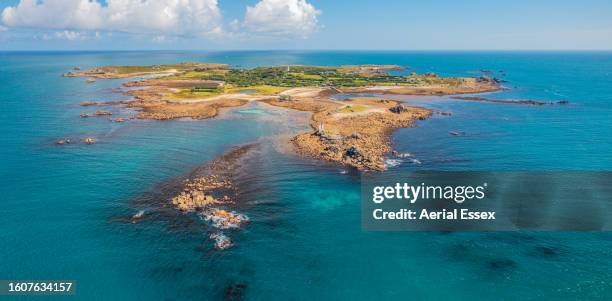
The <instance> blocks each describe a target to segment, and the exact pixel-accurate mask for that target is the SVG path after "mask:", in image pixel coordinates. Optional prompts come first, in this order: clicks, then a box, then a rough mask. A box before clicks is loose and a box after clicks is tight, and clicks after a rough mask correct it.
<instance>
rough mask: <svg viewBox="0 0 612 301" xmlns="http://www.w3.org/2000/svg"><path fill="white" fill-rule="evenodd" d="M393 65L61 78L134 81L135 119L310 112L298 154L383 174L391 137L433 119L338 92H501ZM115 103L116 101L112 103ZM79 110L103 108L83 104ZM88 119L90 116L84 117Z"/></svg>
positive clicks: (156, 70) (208, 68)
mask: <svg viewBox="0 0 612 301" xmlns="http://www.w3.org/2000/svg"><path fill="white" fill-rule="evenodd" d="M404 70H406V68H404V67H401V66H396V65H357V66H302V65H290V66H272V67H257V68H252V69H244V68H235V67H231V66H229V65H225V64H217V63H180V64H168V65H153V66H106V67H98V68H93V69H88V70H78V72H68V73H66V74H64V76H69V77H87V78H88V79H125V78H137V79H135V80H132V81H128V82H125V83H123V86H124V87H128V88H129V89H125V90H122V93H125V94H127V95H130V96H132V97H133V100H131V101H127V102H121V104H123V105H127V106H128V107H132V108H138V109H139V113H138V115H137V118H142V119H156V120H167V119H175V118H186V117H188V118H195V119H204V118H213V117H215V116H217V115H218V114H219V113H220V111H221V110H222V109H224V108H232V107H239V106H243V105H245V104H247V103H249V102H252V101H258V102H262V103H265V104H268V105H272V106H277V107H283V108H287V109H292V110H300V111H307V112H310V113H311V114H312V119H311V124H310V126H311V129H312V130H311V131H310V132H306V133H302V134H299V135H297V136H296V137H294V138H293V139H292V142H293V144H294V146H295V148H296V151H297V153H299V154H302V155H304V156H307V157H312V158H317V159H323V160H327V161H333V162H337V163H340V164H343V165H348V166H352V167H355V168H358V169H361V170H377V171H381V170H384V169H385V164H384V156H385V154H387V153H389V152H391V151H392V149H391V144H390V134H391V133H392V131H393V130H395V129H397V128H403V127H410V126H412V125H413V124H414V123H415V121H417V120H423V119H425V118H427V117H429V116H430V115H431V114H432V111H431V110H429V109H425V108H418V107H413V106H407V105H404V104H402V103H400V102H399V101H396V100H390V99H385V98H379V97H353V98H348V99H344V100H339V99H335V98H334V97H333V96H334V95H335V94H339V93H344V94H347V93H348V94H350V93H355V94H359V93H368V94H383V95H384V94H399V95H454V94H468V93H469V94H472V93H481V92H491V91H497V90H499V89H502V87H501V86H500V85H499V81H498V80H496V79H495V78H491V77H488V76H479V77H441V76H438V75H436V74H433V73H425V74H417V73H415V72H411V73H408V72H402V73H403V74H402V75H400V74H393V73H398V72H397V71H404ZM113 104H116V103H113ZM83 105H86V106H92V105H104V103H101V104H99V103H93V102H84V103H83ZM84 116H87V115H84Z"/></svg>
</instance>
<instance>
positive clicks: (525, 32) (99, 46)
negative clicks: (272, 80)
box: [0, 0, 612, 50]
mask: <svg viewBox="0 0 612 301" xmlns="http://www.w3.org/2000/svg"><path fill="white" fill-rule="evenodd" d="M143 49H156V50H164V49H169V50H170V49H171V50H179V49H185V50H251V49H253V50H258V49H302V50H309V49H338V50H340V49H347V50H350V49H354V50H612V1H609V0H584V1H567V0H557V1H550V0H537V1H533V0H531V1H524V0H515V1H503V2H502V1H490V0H488V1H476V0H430V1H416V0H376V1H365V0H350V1H349V0H0V50H143Z"/></svg>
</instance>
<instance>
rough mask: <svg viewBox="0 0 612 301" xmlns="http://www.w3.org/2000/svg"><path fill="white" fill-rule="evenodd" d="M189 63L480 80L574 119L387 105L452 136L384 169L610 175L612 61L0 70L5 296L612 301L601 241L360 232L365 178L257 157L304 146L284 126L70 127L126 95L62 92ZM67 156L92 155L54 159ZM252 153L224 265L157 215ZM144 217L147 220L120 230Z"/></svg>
mask: <svg viewBox="0 0 612 301" xmlns="http://www.w3.org/2000/svg"><path fill="white" fill-rule="evenodd" d="M183 61H201V62H219V63H228V64H232V65H235V66H239V67H243V68H250V67H255V66H259V65H281V64H308V65H344V64H398V65H403V66H408V67H410V68H411V70H409V71H417V72H435V73H437V74H440V75H474V76H477V75H479V74H480V71H479V70H489V71H491V72H493V74H495V76H498V77H502V78H503V79H505V80H507V81H508V82H507V83H504V85H506V86H507V87H509V88H511V89H509V90H507V91H501V92H496V93H492V94H490V95H487V97H490V98H498V99H533V100H544V101H558V100H567V101H569V104H568V105H550V106H549V105H547V106H525V105H504V104H495V103H476V102H466V101H460V100H453V99H450V98H447V97H425V98H418V97H398V98H400V99H403V100H405V101H406V102H408V103H411V104H416V105H422V106H427V107H431V108H435V109H438V110H442V111H447V112H451V113H452V116H435V117H433V118H431V119H428V120H425V121H421V122H419V124H418V127H415V128H409V129H402V130H398V131H397V132H396V133H395V134H394V136H393V142H394V145H395V148H396V149H397V150H398V151H400V152H410V153H412V154H414V156H415V158H417V159H418V160H419V161H420V162H421V164H415V163H414V162H408V161H406V162H400V163H401V164H400V165H398V166H396V167H392V168H398V169H407V170H419V169H427V170H467V171H470V170H488V171H525V170H533V171H549V170H556V171H565V170H597V171H601V170H606V171H609V170H612V118H611V116H612V114H611V113H612V53H611V52H358V51H355V52H353V51H338V52H300V51H250V52H247V51H244V52H0V133H1V134H0V176H1V179H2V181H1V182H0V200H1V202H0V206H1V210H0V230H1V231H0V279H72V280H76V281H77V291H76V295H75V296H73V297H61V299H76V300H223V299H227V298H230V299H231V298H237V297H241V298H242V299H244V300H312V299H316V300H338V299H347V300H372V299H404V300H405V299H409V300H563V299H571V300H611V299H612V256H610V255H611V253H610V252H611V251H610V250H612V235H611V234H610V233H606V232H475V233H433V232H389V233H386V232H363V231H362V230H361V221H360V198H359V187H360V183H359V173H358V172H357V171H354V170H347V171H346V172H344V168H342V167H338V166H335V165H333V164H328V163H323V162H316V161H311V160H302V159H297V158H296V157H294V156H291V155H287V154H285V153H283V152H278V151H276V148H275V147H274V145H273V143H271V142H270V140H269V139H267V137H271V136H275V135H282V134H287V133H295V132H297V131H300V130H303V129H304V125H303V124H300V123H291V122H287V116H288V115H290V114H287V113H286V112H279V111H274V110H269V109H268V108H265V107H259V106H255V107H252V108H239V109H236V110H234V111H232V112H231V113H229V114H228V115H227V116H226V117H224V118H219V119H213V120H199V121H194V120H174V121H163V122H158V121H142V120H135V121H129V122H125V123H113V122H109V120H108V119H106V118H103V117H101V118H80V117H79V114H80V113H83V112H86V111H91V109H90V108H84V107H81V106H79V103H80V102H82V101H85V100H95V101H109V100H124V99H127V97H126V96H124V95H122V94H120V93H117V92H116V91H113V88H114V87H119V86H120V83H121V80H108V81H103V80H98V81H97V82H95V83H91V84H88V83H85V81H84V79H83V78H65V77H62V76H61V74H62V73H65V72H67V71H70V69H71V68H73V67H75V66H79V67H81V68H88V67H95V66H100V65H143V64H161V63H176V62H183ZM94 110H95V109H94ZM110 110H112V111H113V112H114V113H115V115H116V116H131V115H133V114H134V112H133V111H130V110H128V109H125V108H117V107H115V108H110ZM449 131H461V132H464V133H465V135H463V136H453V135H449ZM65 137H69V138H72V139H73V140H74V139H78V138H80V137H95V138H97V139H98V140H99V142H98V143H96V144H93V145H86V144H83V143H80V144H75V145H65V146H57V145H55V143H54V142H55V141H56V140H57V139H59V138H65ZM254 141H259V142H260V143H261V144H262V145H263V146H264V147H263V149H264V150H263V151H262V153H261V154H260V155H258V156H254V157H253V158H252V159H251V160H252V162H249V164H248V165H249V166H250V168H248V169H246V170H245V171H244V174H243V175H241V177H240V183H238V185H239V186H240V187H241V192H240V197H241V201H240V204H239V211H240V212H242V213H245V214H246V215H248V216H249V217H250V219H251V223H250V224H248V225H247V226H246V227H244V228H243V229H241V230H238V231H233V232H232V233H230V236H231V238H232V239H233V240H234V242H235V244H236V245H235V247H233V248H231V249H228V250H225V251H215V250H214V248H213V246H212V242H211V241H210V240H209V239H208V234H209V231H210V229H207V228H206V225H204V224H203V223H200V222H198V220H197V218H193V217H192V216H186V215H182V214H178V213H176V214H174V215H172V214H165V215H163V216H162V215H160V214H156V213H155V212H156V210H158V209H159V206H160V204H162V203H164V202H165V200H166V198H167V196H166V195H164V194H163V191H164V189H165V187H168V186H171V185H172V183H176V182H177V181H180V180H181V179H183V178H184V177H185V176H187V175H188V174H189V173H190V172H191V171H192V170H193V169H194V168H197V167H198V166H201V165H202V164H205V163H206V162H208V161H210V160H212V159H214V158H215V157H217V156H219V155H221V154H223V153H224V152H226V151H228V150H230V149H231V148H232V147H233V146H237V145H242V144H245V143H250V142H254ZM142 209H144V210H147V214H148V215H149V214H150V216H151V218H146V219H145V220H144V221H142V222H140V223H136V224H133V223H131V222H129V217H131V216H132V215H134V214H135V213H136V212H138V211H139V210H142ZM0 298H3V299H4V298H6V299H9V300H13V299H15V300H20V299H27V298H25V297H24V298H16V297H11V298H8V297H3V296H0ZM32 299H43V297H32ZM54 299H60V298H54Z"/></svg>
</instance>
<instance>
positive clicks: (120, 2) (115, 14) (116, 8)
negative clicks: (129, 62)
mask: <svg viewBox="0 0 612 301" xmlns="http://www.w3.org/2000/svg"><path fill="white" fill-rule="evenodd" d="M2 23H3V24H4V25H5V26H8V27H25V28H43V29H62V30H104V31H121V32H128V33H144V34H164V35H179V36H206V35H213V34H219V33H221V32H222V29H221V23H222V16H221V11H220V9H219V6H218V3H217V0H146V1H143V0H106V3H105V4H102V3H101V2H100V1H99V0H21V1H20V2H19V4H17V5H16V6H11V7H7V8H5V9H4V10H3V11H2Z"/></svg>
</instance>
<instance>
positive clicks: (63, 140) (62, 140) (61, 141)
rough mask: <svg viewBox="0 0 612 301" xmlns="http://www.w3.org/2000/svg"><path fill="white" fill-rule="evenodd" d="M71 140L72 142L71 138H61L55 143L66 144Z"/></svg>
mask: <svg viewBox="0 0 612 301" xmlns="http://www.w3.org/2000/svg"><path fill="white" fill-rule="evenodd" d="M70 142H71V141H70V139H60V140H57V141H56V142H55V144H57V145H64V144H70Z"/></svg>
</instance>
